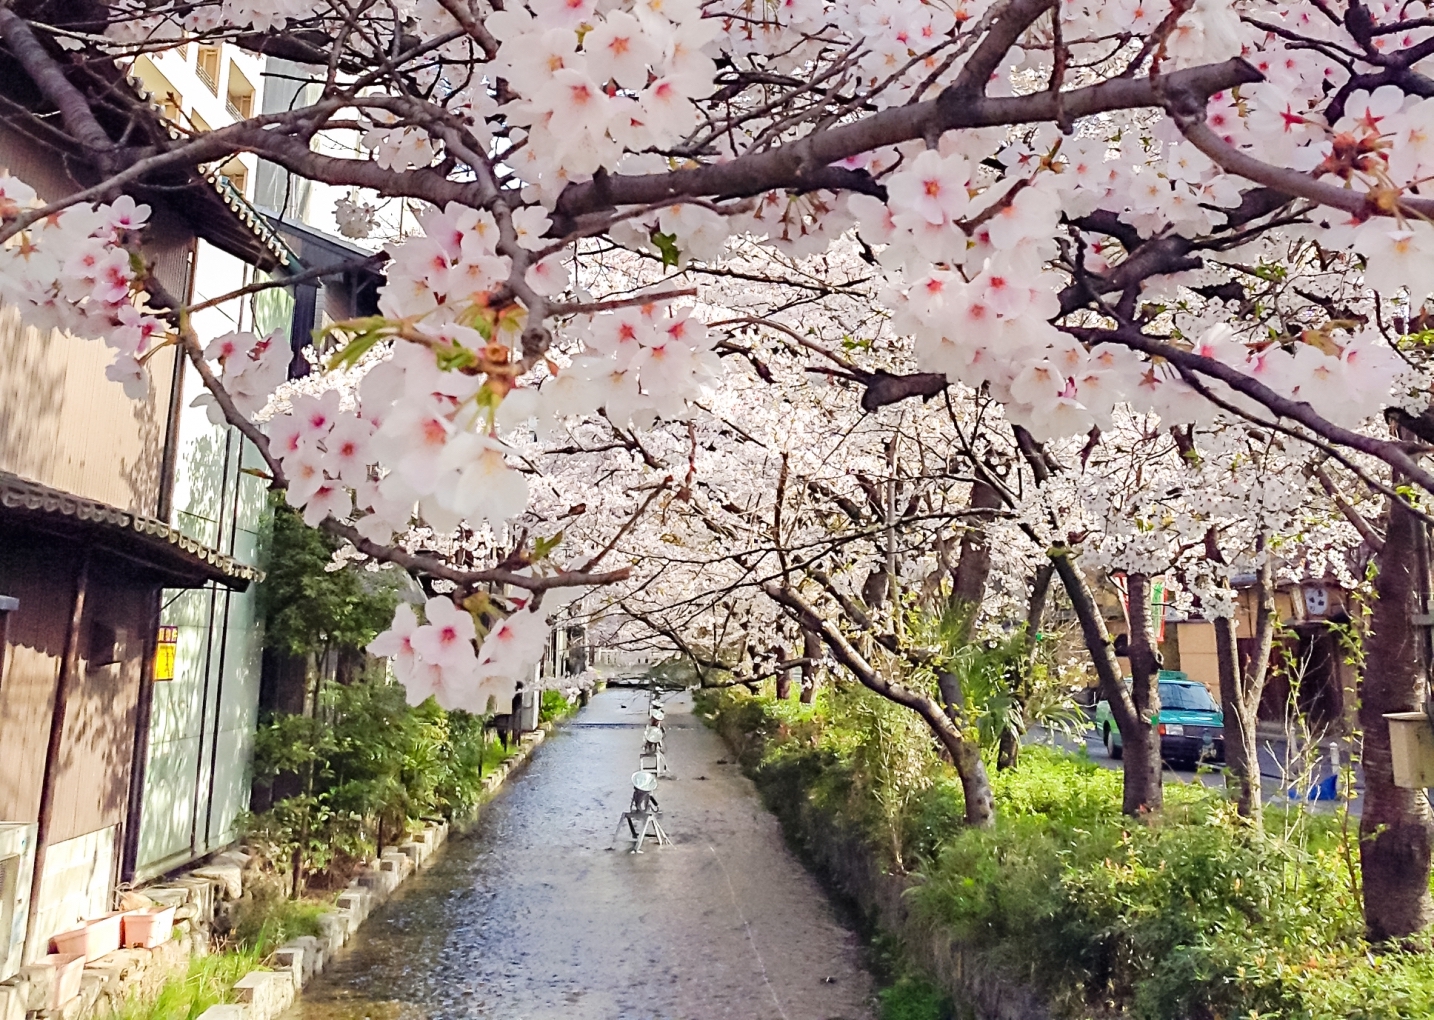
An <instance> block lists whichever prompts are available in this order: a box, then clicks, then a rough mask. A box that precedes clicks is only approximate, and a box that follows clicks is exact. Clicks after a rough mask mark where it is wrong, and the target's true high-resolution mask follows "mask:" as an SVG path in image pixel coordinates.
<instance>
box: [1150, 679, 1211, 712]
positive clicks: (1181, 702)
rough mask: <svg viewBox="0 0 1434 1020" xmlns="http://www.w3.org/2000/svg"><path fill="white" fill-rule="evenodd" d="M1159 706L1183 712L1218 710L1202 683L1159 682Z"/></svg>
mask: <svg viewBox="0 0 1434 1020" xmlns="http://www.w3.org/2000/svg"><path fill="white" fill-rule="evenodd" d="M1160 707H1161V708H1173V709H1176V710H1177V711H1185V712H1218V711H1220V706H1218V705H1216V704H1215V701H1214V699H1213V698H1211V697H1210V692H1209V691H1208V690H1206V689H1205V685H1204V684H1161V685H1160Z"/></svg>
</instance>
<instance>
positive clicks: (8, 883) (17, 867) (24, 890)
mask: <svg viewBox="0 0 1434 1020" xmlns="http://www.w3.org/2000/svg"><path fill="white" fill-rule="evenodd" d="M34 876H35V824H34V823H33V822H0V981H4V980H5V979H6V978H8V977H10V976H11V975H13V974H15V973H17V972H18V971H19V970H20V960H21V956H22V954H23V953H24V952H25V928H26V925H27V924H28V922H29V919H30V883H31V882H32V881H33V880H34Z"/></svg>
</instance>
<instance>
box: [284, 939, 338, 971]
mask: <svg viewBox="0 0 1434 1020" xmlns="http://www.w3.org/2000/svg"><path fill="white" fill-rule="evenodd" d="M289 945H291V946H303V947H304V954H305V955H304V965H305V966H306V967H309V968H310V970H311V973H314V974H322V973H323V970H324V966H325V965H326V964H327V963H328V962H329V952H328V947H327V946H326V945H324V940H323V939H321V938H319V937H317V936H315V935H301V936H299V937H298V938H296V939H291V940H290V942H289Z"/></svg>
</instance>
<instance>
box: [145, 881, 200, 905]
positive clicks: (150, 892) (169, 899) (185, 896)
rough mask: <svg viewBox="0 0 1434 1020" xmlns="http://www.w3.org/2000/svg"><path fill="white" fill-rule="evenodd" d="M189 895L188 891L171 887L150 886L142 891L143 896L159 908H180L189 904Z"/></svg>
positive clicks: (180, 887) (178, 887)
mask: <svg viewBox="0 0 1434 1020" xmlns="http://www.w3.org/2000/svg"><path fill="white" fill-rule="evenodd" d="M189 894H190V890H189V889H186V888H183V887H182V886H173V885H152V886H150V887H149V888H148V889H145V890H144V895H145V896H146V897H147V898H148V899H150V900H151V901H153V902H154V904H155V905H156V906H161V907H182V906H184V905H185V904H186V903H188V902H189Z"/></svg>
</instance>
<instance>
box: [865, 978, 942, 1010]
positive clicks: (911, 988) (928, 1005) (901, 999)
mask: <svg viewBox="0 0 1434 1020" xmlns="http://www.w3.org/2000/svg"><path fill="white" fill-rule="evenodd" d="M877 998H878V999H879V1000H880V1001H881V1020H946V1018H947V1017H949V1016H950V1015H951V1009H950V1005H949V1004H948V1003H947V1001H946V996H944V995H942V994H941V990H940V989H939V988H937V987H936V986H935V985H933V984H931V983H930V982H928V981H923V980H922V979H921V978H917V977H902V978H901V979H900V980H898V981H897V982H896V984H894V985H892V986H891V987H890V988H883V989H882V990H881V991H880V992H878V993H877Z"/></svg>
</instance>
